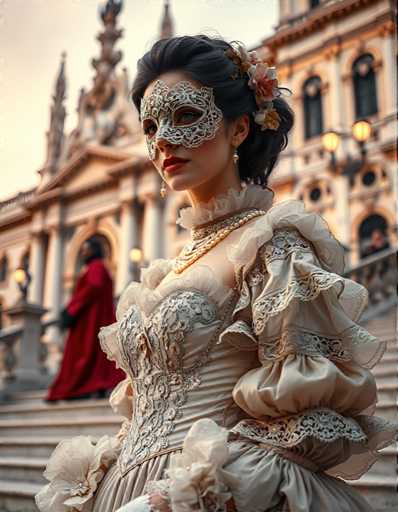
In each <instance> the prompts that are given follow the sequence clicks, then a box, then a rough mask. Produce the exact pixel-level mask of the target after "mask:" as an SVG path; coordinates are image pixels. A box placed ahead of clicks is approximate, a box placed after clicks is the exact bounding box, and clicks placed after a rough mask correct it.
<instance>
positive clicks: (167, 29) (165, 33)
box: [159, 0, 174, 39]
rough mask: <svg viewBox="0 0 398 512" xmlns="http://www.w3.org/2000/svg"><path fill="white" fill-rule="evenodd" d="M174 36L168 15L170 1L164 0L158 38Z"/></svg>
mask: <svg viewBox="0 0 398 512" xmlns="http://www.w3.org/2000/svg"><path fill="white" fill-rule="evenodd" d="M173 36H174V24H173V20H172V18H171V15H170V2H169V0H165V2H164V11H163V19H162V22H161V25H160V36H159V39H167V38H169V37H173Z"/></svg>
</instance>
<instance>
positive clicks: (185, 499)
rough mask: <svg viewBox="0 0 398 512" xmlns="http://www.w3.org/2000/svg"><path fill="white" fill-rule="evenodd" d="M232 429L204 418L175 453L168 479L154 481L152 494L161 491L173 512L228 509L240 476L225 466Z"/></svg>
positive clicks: (203, 511)
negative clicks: (229, 429)
mask: <svg viewBox="0 0 398 512" xmlns="http://www.w3.org/2000/svg"><path fill="white" fill-rule="evenodd" d="M227 438H228V431H227V430H226V429H224V428H221V427H219V426H218V425H217V424H216V423H215V422H214V421H213V420H210V419H201V420H198V421H196V422H195V423H194V424H193V425H192V427H191V428H190V430H189V432H188V434H187V435H186V437H185V439H184V444H183V449H182V452H181V453H176V454H173V455H172V456H171V459H170V467H169V469H168V470H167V471H166V475H167V479H166V480H160V481H159V480H158V481H152V482H150V483H149V485H148V486H147V491H148V492H149V493H157V494H161V495H162V496H163V497H164V498H165V499H166V500H167V502H168V504H169V507H170V509H171V510H172V511H173V512H193V511H196V512H225V511H226V507H227V502H228V501H229V500H230V499H231V497H232V494H231V489H232V488H233V487H235V486H236V485H237V484H238V481H237V478H236V477H235V476H233V475H232V474H231V473H229V472H228V471H226V470H225V469H223V465H224V464H225V463H226V462H227V460H228V456H229V451H228V444H227Z"/></svg>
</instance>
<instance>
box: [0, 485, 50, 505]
mask: <svg viewBox="0 0 398 512" xmlns="http://www.w3.org/2000/svg"><path fill="white" fill-rule="evenodd" d="M42 487H43V485H42V484H34V483H29V482H10V481H7V480H0V512H38V508H37V507H36V505H35V502H34V496H35V495H36V494H37V493H38V492H39V491H40V489H41V488H42ZM54 512H55V511H54Z"/></svg>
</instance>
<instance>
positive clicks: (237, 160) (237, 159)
mask: <svg viewBox="0 0 398 512" xmlns="http://www.w3.org/2000/svg"><path fill="white" fill-rule="evenodd" d="M232 159H233V161H234V164H235V165H237V164H238V162H239V155H238V150H237V149H236V148H235V152H234V154H233V157H232Z"/></svg>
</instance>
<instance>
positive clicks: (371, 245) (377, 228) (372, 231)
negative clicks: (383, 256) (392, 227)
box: [358, 213, 390, 258]
mask: <svg viewBox="0 0 398 512" xmlns="http://www.w3.org/2000/svg"><path fill="white" fill-rule="evenodd" d="M358 235H359V251H360V257H361V258H365V257H366V256H370V255H372V254H374V253H376V252H379V251H383V250H385V249H388V248H389V247H390V242H389V239H388V223H387V221H386V219H385V218H384V217H383V216H382V215H379V214H377V213H374V214H372V215H369V217H366V219H364V220H363V221H362V222H361V224H360V226H359V233H358Z"/></svg>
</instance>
